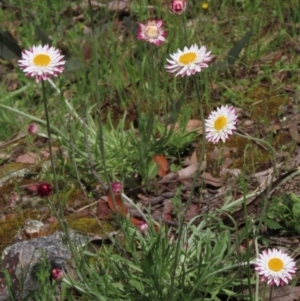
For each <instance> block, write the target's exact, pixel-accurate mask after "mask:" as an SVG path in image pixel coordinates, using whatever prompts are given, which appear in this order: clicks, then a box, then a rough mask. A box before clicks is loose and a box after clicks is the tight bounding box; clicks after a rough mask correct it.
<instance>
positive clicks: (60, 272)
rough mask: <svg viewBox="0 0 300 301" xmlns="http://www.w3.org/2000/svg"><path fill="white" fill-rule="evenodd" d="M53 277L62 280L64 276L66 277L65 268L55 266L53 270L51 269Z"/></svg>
mask: <svg viewBox="0 0 300 301" xmlns="http://www.w3.org/2000/svg"><path fill="white" fill-rule="evenodd" d="M51 277H52V279H53V280H55V281H60V280H62V279H63V277H64V272H63V270H62V269H60V268H54V269H52V271H51Z"/></svg>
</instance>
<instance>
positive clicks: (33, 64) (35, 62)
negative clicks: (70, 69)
mask: <svg viewBox="0 0 300 301" xmlns="http://www.w3.org/2000/svg"><path fill="white" fill-rule="evenodd" d="M18 64H19V66H20V67H21V69H22V70H23V71H24V72H25V73H26V75H27V76H30V77H35V80H36V82H37V83H38V82H39V81H40V80H46V79H47V78H50V77H51V76H58V75H59V74H60V73H62V72H63V70H64V64H65V61H64V57H63V55H61V54H60V52H59V50H58V49H55V48H54V47H52V46H49V45H45V46H42V45H39V46H32V47H31V48H30V49H29V50H24V51H23V52H22V58H21V59H20V60H19V61H18Z"/></svg>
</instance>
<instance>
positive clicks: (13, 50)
mask: <svg viewBox="0 0 300 301" xmlns="http://www.w3.org/2000/svg"><path fill="white" fill-rule="evenodd" d="M21 54H22V49H21V47H20V46H19V45H18V43H17V41H16V40H15V39H14V38H13V37H12V36H11V35H10V34H9V33H8V32H3V31H2V30H1V29H0V57H2V58H3V59H5V60H11V59H14V58H20V57H21Z"/></svg>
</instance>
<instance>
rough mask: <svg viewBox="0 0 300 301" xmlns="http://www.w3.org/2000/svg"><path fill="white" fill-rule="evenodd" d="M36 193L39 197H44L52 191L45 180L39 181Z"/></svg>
mask: <svg viewBox="0 0 300 301" xmlns="http://www.w3.org/2000/svg"><path fill="white" fill-rule="evenodd" d="M36 192H37V194H38V196H39V197H41V198H46V197H48V196H49V195H50V194H51V193H52V186H51V185H50V184H49V183H47V182H41V183H40V184H39V185H38V187H37V190H36Z"/></svg>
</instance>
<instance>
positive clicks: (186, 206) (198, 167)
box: [169, 76, 206, 300]
mask: <svg viewBox="0 0 300 301" xmlns="http://www.w3.org/2000/svg"><path fill="white" fill-rule="evenodd" d="M193 79H194V83H195V88H196V94H197V98H198V102H199V108H200V119H201V122H202V129H203V133H205V119H204V113H203V109H202V101H201V97H200V90H199V83H198V77H197V76H194V77H193ZM205 146H206V137H205V134H203V135H202V146H201V153H200V158H199V162H198V165H197V169H196V172H195V174H194V176H193V181H192V185H191V191H190V195H189V198H188V200H187V203H186V205H185V208H184V212H183V214H182V217H181V219H179V230H178V239H177V244H176V250H175V256H174V267H173V271H172V278H171V285H170V291H169V292H170V293H169V297H170V300H172V298H173V287H174V281H175V274H176V268H177V264H178V259H179V250H180V243H181V238H182V233H183V227H184V221H185V218H186V215H187V212H188V209H189V207H190V204H191V201H192V198H193V194H194V190H195V186H196V181H197V179H198V176H199V173H200V167H201V164H202V162H203V161H204V156H205Z"/></svg>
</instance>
